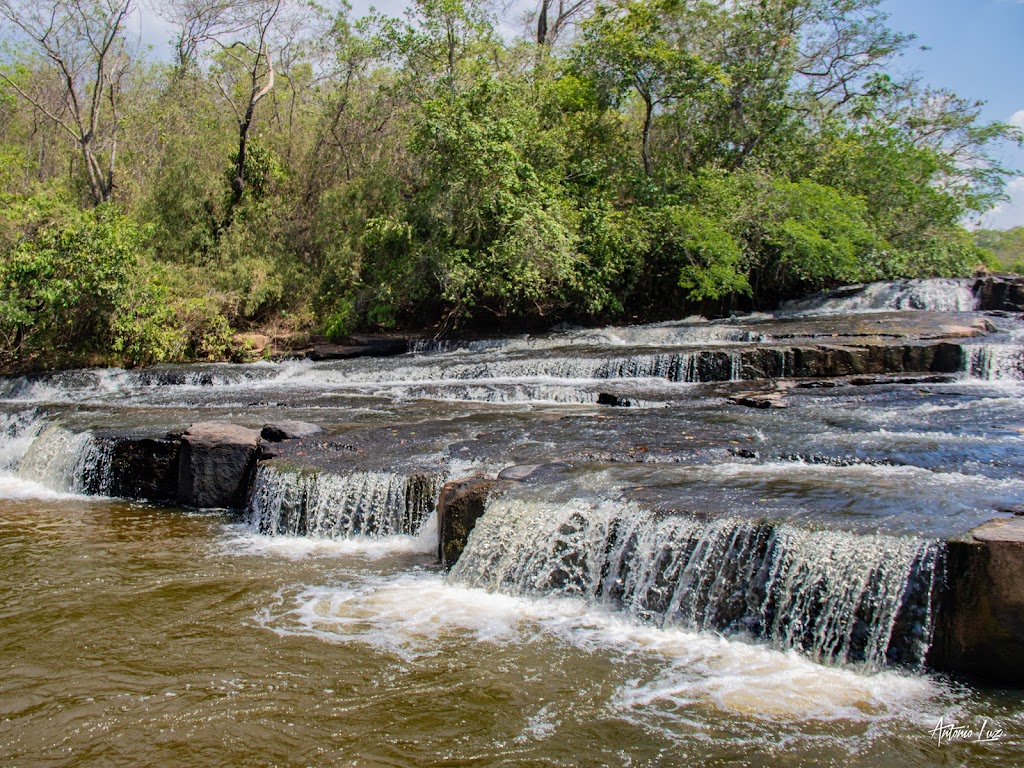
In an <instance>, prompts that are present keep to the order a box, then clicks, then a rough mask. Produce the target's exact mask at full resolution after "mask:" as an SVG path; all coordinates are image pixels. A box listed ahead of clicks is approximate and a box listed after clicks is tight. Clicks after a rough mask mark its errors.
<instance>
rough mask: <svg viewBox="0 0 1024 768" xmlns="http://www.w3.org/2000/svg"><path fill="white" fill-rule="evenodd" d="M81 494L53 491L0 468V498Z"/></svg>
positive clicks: (58, 496) (44, 497)
mask: <svg viewBox="0 0 1024 768" xmlns="http://www.w3.org/2000/svg"><path fill="white" fill-rule="evenodd" d="M80 498H82V496H81V495H79V494H75V493H66V492H62V491H55V490H53V489H52V488H49V487H47V486H45V485H43V484H42V483H37V482H35V481H34V480H26V479H25V478H23V477H18V476H17V475H14V474H12V473H10V472H7V471H5V470H0V499H12V500H20V499H80Z"/></svg>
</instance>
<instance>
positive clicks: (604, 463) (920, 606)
mask: <svg viewBox="0 0 1024 768" xmlns="http://www.w3.org/2000/svg"><path fill="white" fill-rule="evenodd" d="M1020 291H1021V285H1020V283H1019V282H1017V281H1006V280H1000V279H995V278H984V279H980V280H934V281H902V282H898V283H883V284H873V285H868V286H854V287H848V288H844V289H840V290H838V291H835V292H832V293H830V294H826V295H822V296H818V297H814V298H812V299H809V300H806V301H803V302H799V303H793V304H790V305H787V306H785V307H783V308H782V309H781V310H780V311H779V312H777V313H775V314H771V315H769V314H760V315H748V316H736V317H732V318H727V319H723V320H716V321H707V320H703V319H701V318H690V319H687V320H681V321H678V322H671V323H660V324H654V325H645V326H623V327H609V328H597V329H580V328H563V329H560V330H558V331H553V332H551V333H549V334H543V335H530V336H518V337H509V338H501V339H474V340H464V341H460V340H450V341H443V342H427V341H421V342H415V343H413V342H409V341H407V340H398V339H384V340H373V339H363V338H360V339H354V340H353V343H352V344H347V345H343V346H342V347H339V348H338V349H328V348H324V349H319V350H318V351H317V352H316V355H315V357H316V358H317V359H316V360H308V359H307V360H291V361H284V362H278V363H266V362H261V363H254V364H248V365H219V364H218V365H195V366H162V367H156V368H152V369H143V370H134V371H122V370H116V369H109V370H82V371H62V372H53V373H48V374H41V375H34V376H21V377H13V378H8V379H2V380H0V480H3V482H6V483H8V484H9V485H10V487H11V488H14V489H15V490H14V491H11V493H20V494H28V495H29V496H31V495H32V494H57V495H58V496H60V495H61V494H91V495H94V496H108V497H121V498H127V499H136V500H142V501H146V502H151V503H157V504H167V505H181V506H185V507H191V508H197V509H213V508H217V509H230V510H234V512H233V514H234V515H235V518H234V519H236V520H240V521H242V523H241V524H242V525H244V526H245V527H246V530H247V531H250V532H251V533H252V535H254V536H257V537H259V538H260V539H262V540H265V541H273V542H289V541H296V540H302V541H305V542H319V543H334V544H337V543H345V542H347V543H351V544H352V545H353V546H355V545H358V546H371V544H372V545H373V546H376V547H387V546H390V544H389V542H392V543H395V546H399V545H400V546H401V547H405V548H406V549H408V551H411V552H417V553H426V552H430V553H436V559H437V561H438V562H439V563H440V565H441V566H443V569H444V571H445V572H446V573H447V575H446V576H445V581H444V583H445V584H447V585H449V586H450V587H452V588H459V589H477V590H486V591H487V592H490V593H501V594H503V595H506V596H508V597H509V598H510V599H511V598H516V599H520V598H528V599H548V598H557V599H560V600H578V601H582V603H583V604H585V605H587V606H589V607H590V608H591V609H593V610H599V611H608V612H611V613H613V614H615V615H617V616H622V617H625V618H626V619H627V620H628V621H630V622H636V623H637V624H638V625H642V626H645V627H653V628H659V629H661V630H665V631H669V630H673V629H675V628H680V629H683V630H686V631H694V632H700V633H710V634H713V635H722V636H725V637H739V638H743V639H744V640H746V641H752V642H756V643H759V644H762V645H764V646H766V647H768V648H775V649H782V650H787V651H789V650H793V651H797V652H799V653H800V654H802V655H803V656H804V657H806V658H808V659H811V660H813V661H814V662H816V663H819V664H826V665H838V666H841V667H855V668H858V669H863V670H880V669H885V668H889V667H899V668H902V669H905V670H909V671H910V672H911V673H913V674H923V670H928V669H937V670H948V671H952V672H955V673H965V674H973V675H980V676H983V677H987V678H989V679H992V680H995V681H998V682H999V683H1000V684H1015V685H1016V684H1021V685H1024V663H1022V662H1021V661H1020V659H1024V618H1022V617H1024V597H1022V595H1021V586H1020V585H1021V584H1024V545H1022V544H1021V541H1022V540H1024V537H1022V536H1021V535H1020V532H1019V530H1018V529H1019V527H1020V526H1019V525H1018V523H1019V522H1020V521H1019V519H1016V518H1014V517H1013V515H1012V514H1011V513H1010V512H1008V511H1006V510H1013V509H1019V508H1020V507H1021V505H1022V504H1024V405H1022V402H1024V398H1022V397H1021V395H1022V394H1024V320H1022V318H1021V316H1020V314H1019V312H1018V310H1019V308H1020V301H1019V300H1020V298H1021V294H1020ZM360 355H361V356H360ZM0 487H6V486H0ZM403 551H404V550H403ZM440 621H442V622H443V621H444V618H443V617H441V619H440Z"/></svg>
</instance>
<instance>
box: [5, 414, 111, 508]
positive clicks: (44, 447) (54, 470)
mask: <svg viewBox="0 0 1024 768" xmlns="http://www.w3.org/2000/svg"><path fill="white" fill-rule="evenodd" d="M109 450H110V448H109V446H107V445H103V444H101V443H99V442H97V441H96V440H95V439H94V437H93V436H92V434H90V433H88V432H70V431H68V430H66V429H64V428H63V427H60V426H58V425H49V426H46V427H45V428H43V429H42V431H41V432H39V433H38V435H36V436H34V439H32V441H31V443H30V444H29V445H28V446H27V449H26V450H25V452H24V454H23V455H22V456H21V458H20V460H19V461H18V462H17V475H18V476H19V477H20V478H23V479H25V480H30V481H33V482H36V483H39V484H40V485H42V486H45V487H46V488H49V489H51V490H53V491H61V492H68V493H88V494H92V495H102V494H105V493H107V492H109V489H110V474H109V473H110V456H109Z"/></svg>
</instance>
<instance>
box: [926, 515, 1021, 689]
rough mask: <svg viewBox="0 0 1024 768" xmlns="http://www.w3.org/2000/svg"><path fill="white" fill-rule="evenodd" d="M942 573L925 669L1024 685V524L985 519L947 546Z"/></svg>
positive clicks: (1012, 518)
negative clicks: (943, 581) (943, 588)
mask: <svg viewBox="0 0 1024 768" xmlns="http://www.w3.org/2000/svg"><path fill="white" fill-rule="evenodd" d="M946 574H947V585H946V587H947V589H946V594H945V596H944V599H943V600H942V602H941V603H940V605H939V615H938V620H937V622H936V630H935V638H934V642H933V643H932V648H931V651H930V653H929V659H928V661H929V665H930V666H932V667H934V668H936V669H941V670H946V671H950V672H956V673H962V674H970V675H977V676H979V677H984V678H986V679H988V680H991V681H994V682H998V683H999V684H1002V685H1011V686H1021V685H1024V519H1022V518H1019V517H1011V518H1001V519H998V520H990V521H989V522H987V523H984V524H983V525H980V526H978V527H977V528H974V529H973V530H972V531H971V532H970V533H969V534H968V535H966V536H964V537H962V538H959V539H956V540H954V541H950V542H949V543H948V544H947V561H946Z"/></svg>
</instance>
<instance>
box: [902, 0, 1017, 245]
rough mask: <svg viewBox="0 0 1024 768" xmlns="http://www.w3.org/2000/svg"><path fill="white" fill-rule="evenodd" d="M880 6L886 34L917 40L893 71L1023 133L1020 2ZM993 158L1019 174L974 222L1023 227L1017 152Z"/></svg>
mask: <svg viewBox="0 0 1024 768" xmlns="http://www.w3.org/2000/svg"><path fill="white" fill-rule="evenodd" d="M882 8H883V9H884V10H885V11H886V12H888V14H889V25H890V26H891V27H892V28H893V29H896V30H899V31H901V32H911V33H913V34H915V35H917V40H915V41H914V43H915V46H914V48H913V49H911V50H909V51H908V52H907V53H906V54H905V55H904V57H903V59H902V61H901V62H900V67H901V68H903V69H905V70H906V71H908V72H916V73H918V74H920V75H921V76H922V77H923V79H924V81H925V82H927V83H930V84H931V85H934V86H938V87H942V88H948V89H949V90H951V91H954V92H956V93H957V94H959V95H960V96H963V97H965V98H970V99H978V100H981V101H984V102H985V106H984V107H983V108H982V117H983V118H984V119H985V120H987V121H992V120H1002V121H1004V122H1009V123H1013V124H1014V125H1016V126H1017V127H1019V128H1021V129H1024V0H884V1H883V3H882ZM922 47H923V48H924V50H922ZM1000 159H1002V160H1003V162H1004V163H1006V164H1007V165H1008V166H1009V167H1012V168H1015V169H1017V171H1018V174H1019V175H1018V176H1016V177H1015V178H1014V179H1013V180H1011V181H1010V183H1009V184H1008V185H1007V190H1006V191H1007V193H1008V194H1009V195H1010V200H1009V201H1008V202H1006V203H1003V204H1001V205H999V206H997V207H996V208H995V209H994V210H993V211H991V212H989V213H988V214H987V215H986V216H985V217H984V218H983V219H982V221H981V224H982V226H986V227H991V228H993V229H1009V228H1010V227H1015V226H1024V150H1022V149H1007V150H1006V151H1004V152H1002V153H1000Z"/></svg>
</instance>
